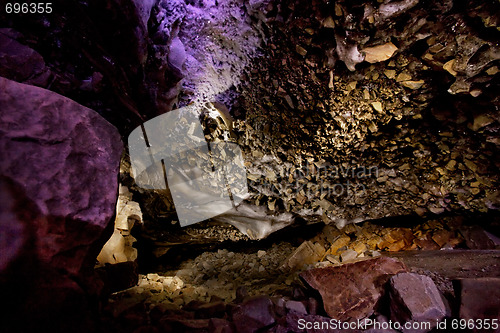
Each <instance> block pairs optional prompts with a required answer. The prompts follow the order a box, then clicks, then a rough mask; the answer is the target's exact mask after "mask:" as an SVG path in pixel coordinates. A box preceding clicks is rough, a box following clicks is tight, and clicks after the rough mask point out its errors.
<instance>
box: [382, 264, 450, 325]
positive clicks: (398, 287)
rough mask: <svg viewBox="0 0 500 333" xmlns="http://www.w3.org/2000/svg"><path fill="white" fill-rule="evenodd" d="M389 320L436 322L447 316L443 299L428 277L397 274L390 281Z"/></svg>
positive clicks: (434, 323)
mask: <svg viewBox="0 0 500 333" xmlns="http://www.w3.org/2000/svg"><path fill="white" fill-rule="evenodd" d="M389 293H390V297H391V306H390V307H391V319H392V320H395V321H398V322H400V323H404V322H430V323H431V325H432V327H435V326H436V324H437V322H438V321H440V320H441V319H443V318H444V317H445V316H447V315H449V314H448V313H447V312H448V310H447V306H446V305H445V303H444V301H443V297H442V296H441V294H440V293H439V290H438V289H437V287H436V285H435V284H434V282H433V281H432V279H431V278H430V277H428V276H424V275H419V274H414V273H399V274H397V275H395V276H393V277H392V278H391V280H390V292H389Z"/></svg>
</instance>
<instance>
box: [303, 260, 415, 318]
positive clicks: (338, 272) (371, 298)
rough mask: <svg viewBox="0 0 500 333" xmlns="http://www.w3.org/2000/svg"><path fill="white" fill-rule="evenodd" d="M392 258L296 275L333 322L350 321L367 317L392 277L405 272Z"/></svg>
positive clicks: (316, 269) (317, 269)
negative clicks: (318, 297)
mask: <svg viewBox="0 0 500 333" xmlns="http://www.w3.org/2000/svg"><path fill="white" fill-rule="evenodd" d="M406 270H407V269H406V266H405V265H404V264H403V263H402V262H400V261H398V260H395V259H392V258H386V257H380V258H375V259H371V260H365V261H360V262H355V263H349V264H345V265H342V266H330V267H325V268H315V269H311V270H308V271H305V272H303V273H301V274H300V277H301V278H302V279H304V280H305V282H306V283H307V284H308V285H309V286H311V287H312V288H313V289H316V290H317V291H318V292H319V293H320V294H321V298H322V299H323V305H324V308H325V311H326V313H327V314H328V315H329V316H330V317H331V318H333V319H337V320H340V321H350V320H358V319H363V318H366V317H368V316H370V315H371V314H372V313H373V312H374V309H375V308H376V305H377V303H378V301H379V299H380V297H381V296H382V293H383V291H384V284H385V283H386V282H387V281H388V280H389V279H390V278H391V276H392V275H395V274H398V273H401V272H406Z"/></svg>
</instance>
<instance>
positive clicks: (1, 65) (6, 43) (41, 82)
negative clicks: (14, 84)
mask: <svg viewBox="0 0 500 333" xmlns="http://www.w3.org/2000/svg"><path fill="white" fill-rule="evenodd" d="M19 35H20V34H19V33H17V32H15V31H14V30H13V29H8V28H2V29H0V76H3V77H7V78H9V79H12V80H16V81H18V82H24V83H28V84H33V85H37V86H45V85H47V83H48V81H49V79H50V77H51V72H50V70H49V69H48V68H47V66H46V65H45V61H44V60H43V57H42V56H41V55H40V54H39V53H38V52H36V51H35V50H33V49H32V48H30V47H28V46H26V45H23V44H21V43H19V42H18V41H17V40H16V38H18V37H19Z"/></svg>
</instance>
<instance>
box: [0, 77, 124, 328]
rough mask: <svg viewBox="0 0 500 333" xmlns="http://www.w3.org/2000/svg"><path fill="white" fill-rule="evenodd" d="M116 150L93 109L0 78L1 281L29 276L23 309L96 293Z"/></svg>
mask: <svg viewBox="0 0 500 333" xmlns="http://www.w3.org/2000/svg"><path fill="white" fill-rule="evenodd" d="M121 152H122V143H121V139H120V136H119V134H118V132H117V130H116V129H115V128H114V127H113V126H112V125H111V124H109V123H108V122H106V121H105V120H104V119H103V118H102V117H101V116H99V115H98V114H97V113H96V112H94V111H92V110H90V109H87V108H85V107H83V106H81V105H79V104H77V103H75V102H74V101H72V100H70V99H68V98H65V97H63V96H60V95H58V94H56V93H53V92H51V91H48V90H45V89H42V88H38V87H34V86H29V85H25V84H21V83H17V82H14V81H10V80H7V79H4V78H0V154H1V156H2V159H1V160H0V174H1V175H2V176H3V177H4V179H5V181H6V183H5V184H9V185H4V186H2V188H1V191H2V193H1V197H2V200H1V203H0V205H1V211H2V216H3V219H2V223H1V224H0V228H1V230H0V234H1V235H2V237H1V242H0V246H1V248H0V251H1V252H2V254H5V253H7V254H8V255H7V256H5V257H3V259H2V261H1V262H0V269H4V271H2V272H0V274H2V279H1V281H0V282H1V283H9V284H10V283H11V282H12V281H15V280H16V279H17V278H16V276H25V277H30V278H29V280H30V281H29V283H30V285H33V288H34V290H32V291H31V292H30V293H29V294H27V295H25V297H26V299H23V297H24V296H21V295H18V296H17V297H18V298H19V299H20V300H19V301H22V302H23V304H24V305H23V306H26V307H27V309H37V311H39V312H43V311H45V312H53V313H54V314H57V313H58V311H70V312H71V311H73V310H74V308H73V310H69V309H72V307H71V306H72V305H73V306H77V307H78V308H80V307H84V304H85V302H86V301H85V295H84V294H85V293H86V292H90V293H95V292H98V290H99V288H100V285H99V283H96V280H95V279H94V275H93V274H94V273H93V267H94V265H95V258H96V257H97V254H98V252H99V250H100V248H101V247H102V245H103V244H104V242H105V240H106V238H107V237H109V232H111V228H108V226H110V223H111V226H112V220H111V218H112V216H113V214H114V210H115V204H116V198H117V190H118V178H117V177H118V168H119V161H120V155H121ZM107 228H108V232H105V230H106V229H107ZM27 258H28V259H27ZM19 262H22V263H23V264H21V265H19V264H18V263H19ZM26 262H31V264H24V263H26ZM12 263H16V265H12ZM9 264H10V265H9ZM9 274H13V275H9ZM2 288H4V286H2ZM82 288H83V289H86V290H87V291H83V289H82ZM37 311H34V312H37ZM29 312H30V315H31V316H35V314H34V313H33V311H32V310H29ZM75 314H78V311H76V312H75ZM40 316H41V317H44V315H40ZM63 317H64V315H62V316H61V318H63ZM80 317H82V318H83V314H82V315H81V316H80ZM26 318H28V317H26ZM26 322H29V320H27V321H26ZM47 322H48V324H50V322H49V320H47ZM33 325H41V323H39V322H38V323H37V322H33Z"/></svg>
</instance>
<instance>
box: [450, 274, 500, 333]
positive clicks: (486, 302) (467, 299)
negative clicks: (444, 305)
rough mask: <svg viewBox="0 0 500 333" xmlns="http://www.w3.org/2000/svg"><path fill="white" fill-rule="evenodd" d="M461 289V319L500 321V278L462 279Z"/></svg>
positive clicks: (460, 282)
mask: <svg viewBox="0 0 500 333" xmlns="http://www.w3.org/2000/svg"><path fill="white" fill-rule="evenodd" d="M459 287H460V318H463V319H467V320H468V319H474V320H475V319H478V318H484V319H487V318H488V319H498V320H500V278H496V277H495V278H493V277H491V278H478V279H462V280H460V281H459ZM498 331H499V329H497V330H496V332H498Z"/></svg>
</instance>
